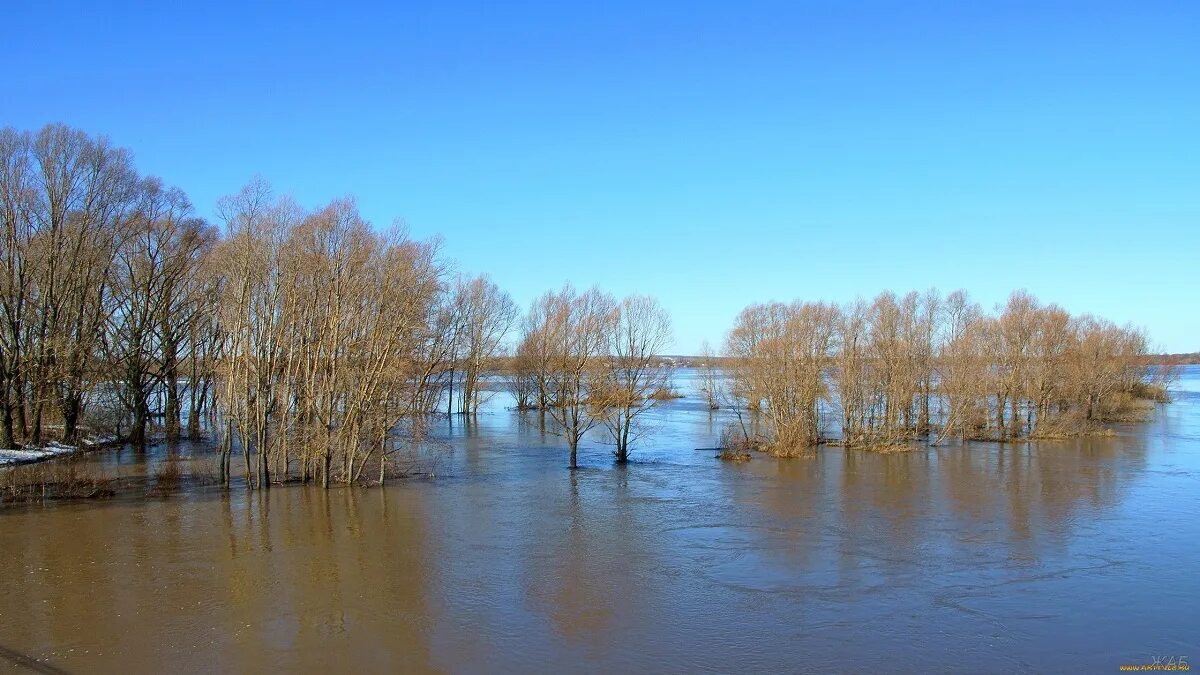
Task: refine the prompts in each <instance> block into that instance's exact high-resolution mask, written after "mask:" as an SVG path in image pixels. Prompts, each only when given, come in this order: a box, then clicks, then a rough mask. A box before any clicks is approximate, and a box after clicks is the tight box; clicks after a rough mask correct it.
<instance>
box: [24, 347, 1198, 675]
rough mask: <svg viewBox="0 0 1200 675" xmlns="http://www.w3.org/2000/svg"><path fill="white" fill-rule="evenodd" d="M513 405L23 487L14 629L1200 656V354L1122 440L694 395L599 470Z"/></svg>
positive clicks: (27, 639) (34, 654)
mask: <svg viewBox="0 0 1200 675" xmlns="http://www.w3.org/2000/svg"><path fill="white" fill-rule="evenodd" d="M689 378H690V375H689V374H688V373H686V372H685V373H681V374H680V375H679V380H680V381H679V382H677V384H679V386H681V387H683V388H685V389H686V388H687V387H688V381H689ZM506 403H507V401H505V400H504V399H503V398H502V397H501V396H497V398H496V399H495V400H494V401H493V402H492V403H491V404H490V405H489V406H488V409H487V411H486V412H485V413H482V414H481V415H480V417H479V420H478V422H477V423H476V424H474V425H469V426H468V425H463V424H462V422H461V420H456V421H451V422H442V423H441V425H440V427H439V428H438V430H437V433H438V435H439V436H440V437H442V438H443V440H444V443H443V444H441V445H442V446H443V447H442V448H441V449H440V450H438V451H437V457H438V459H437V461H436V463H435V464H432V465H431V466H433V467H435V468H436V477H435V478H421V479H409V480H406V481H393V482H391V483H390V484H389V485H388V486H387V487H385V488H383V489H333V490H330V491H328V492H324V491H322V490H320V489H315V488H307V487H301V486H290V487H277V488H273V489H271V490H269V491H262V492H255V493H247V492H246V491H244V490H236V489H235V490H233V491H231V492H230V493H228V494H225V493H222V492H221V491H220V490H209V489H198V490H190V491H187V492H185V493H184V494H181V495H176V496H173V497H169V498H163V499H153V500H145V499H140V498H138V499H132V498H121V497H118V498H114V499H111V500H107V501H101V502H88V503H59V504H52V505H47V506H9V507H4V508H2V509H0V647H3V648H4V649H5V650H6V651H7V653H8V654H9V657H7V658H8V659H9V660H11V658H12V657H13V655H14V654H22V655H25V656H27V657H29V658H36V659H39V660H42V661H44V662H46V663H48V664H51V665H53V666H55V667H58V668H61V669H65V670H68V671H82V672H94V671H102V672H148V671H151V672H174V671H214V670H215V671H234V672H277V671H291V672H297V671H299V672H322V671H324V672H330V671H334V672H342V671H355V672H398V671H450V672H563V671H586V672H634V671H638V672H640V671H652V672H691V671H697V670H711V671H718V672H794V671H823V672H824V671H838V672H864V671H887V672H893V671H902V672H908V671H917V670H933V671H939V672H1012V671H1035V672H1063V671H1078V670H1086V671H1101V672H1107V671H1116V670H1117V668H1118V666H1119V665H1121V664H1133V663H1149V662H1151V661H1152V660H1153V659H1154V658H1155V657H1163V656H1176V657H1178V656H1186V657H1189V662H1191V661H1200V607H1198V603H1197V601H1198V600H1200V575H1198V574H1197V572H1198V563H1200V536H1198V535H1200V500H1198V499H1197V488H1198V487H1200V368H1198V367H1195V366H1192V367H1188V368H1185V369H1184V371H1183V375H1182V377H1181V379H1180V381H1179V382H1178V384H1177V385H1176V391H1175V402H1174V403H1172V404H1170V405H1166V406H1161V407H1160V408H1159V409H1158V410H1157V412H1156V414H1155V417H1154V419H1153V420H1152V421H1151V422H1149V423H1146V424H1142V425H1127V426H1121V427H1118V428H1117V434H1116V435H1115V436H1112V437H1103V438H1089V439H1079V440H1073V441H1068V442H1052V443H1051V442H1043V443H1039V444H1009V445H1000V444H988V443H979V444H971V445H969V446H966V447H940V448H929V449H923V450H920V451H916V452H911V453H905V454H891V455H879V454H871V453H863V452H847V451H844V450H841V449H838V448H827V449H824V450H822V451H820V452H819V454H818V455H817V456H816V457H815V458H811V459H788V460H777V459H771V458H768V457H765V456H756V457H755V459H754V460H753V461H750V462H748V463H744V464H729V463H722V462H719V461H717V460H715V459H714V458H713V453H712V452H705V451H697V450H696V448H702V447H711V446H713V445H715V444H716V437H717V435H718V433H719V431H720V427H721V425H722V424H723V420H722V419H721V418H720V416H719V415H718V416H717V417H716V418H715V419H714V418H713V417H712V416H710V414H709V413H708V411H707V410H706V409H705V408H704V406H703V405H702V404H701V402H700V400H699V399H698V398H696V397H695V396H690V397H688V398H685V399H682V400H679V401H674V402H671V403H669V404H666V405H664V406H663V407H662V408H660V409H658V410H656V411H654V413H653V419H654V423H655V427H656V428H655V429H654V430H653V433H652V434H651V435H649V436H647V437H646V438H644V439H643V441H642V443H641V446H640V449H639V451H638V452H637V453H636V454H635V456H634V458H635V460H636V461H635V462H634V463H631V464H629V465H627V466H617V465H614V464H613V463H612V457H611V449H610V448H607V447H605V446H603V445H600V444H599V442H598V441H599V440H600V437H599V436H596V437H595V438H592V439H589V441H588V442H587V443H586V446H585V448H583V449H582V450H581V455H580V461H581V464H583V465H584V468H582V469H581V470H579V471H576V472H571V471H568V470H567V468H566V461H567V456H566V450H565V447H564V445H563V443H562V441H561V439H558V438H556V437H554V436H545V435H543V434H541V433H540V432H539V431H538V429H537V426H536V425H535V424H532V425H531V424H522V423H521V422H520V416H518V415H517V414H516V413H514V412H511V411H509V410H507V409H505V404H506ZM172 452H173V451H172ZM179 452H180V453H181V457H182V460H181V461H184V462H190V463H193V464H194V465H196V466H199V465H200V464H202V463H209V462H211V461H212V460H211V457H209V456H208V455H207V454H206V453H205V452H203V451H201V450H200V449H183V450H180V451H179ZM165 453H168V450H167V449H165V448H156V449H153V450H151V451H149V452H148V453H146V454H145V455H142V456H137V455H134V454H132V453H130V452H129V451H124V452H109V453H97V454H95V455H94V456H92V458H90V459H89V460H88V461H92V462H97V463H100V464H102V465H103V466H104V467H105V469H106V470H110V471H114V472H122V473H134V474H136V473H138V472H142V473H145V472H147V471H149V470H152V467H153V464H154V463H155V462H156V461H159V460H161V458H162V457H163V456H165ZM148 467H150V468H148ZM5 659H6V657H4V656H0V671H2V670H4V669H5V668H14V667H15V666H13V665H12V664H11V663H9V661H6V660H5Z"/></svg>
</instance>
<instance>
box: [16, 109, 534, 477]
mask: <svg viewBox="0 0 1200 675" xmlns="http://www.w3.org/2000/svg"><path fill="white" fill-rule="evenodd" d="M218 211H219V214H220V220H221V225H220V226H219V227H218V226H212V225H209V224H208V223H206V222H205V221H204V220H202V219H200V218H197V217H196V216H195V214H194V212H193V209H192V206H191V204H190V202H189V201H188V199H187V197H186V195H184V194H183V193H182V192H181V191H179V190H177V189H174V188H169V187H166V186H164V185H163V184H162V182H161V181H160V180H158V179H156V178H148V177H142V176H139V175H138V174H137V172H136V170H135V168H134V166H133V163H132V161H131V159H130V156H129V154H128V153H127V152H126V151H124V150H121V149H118V148H114V147H113V146H112V145H111V144H110V143H109V142H108V141H107V140H106V139H103V138H100V139H96V138H91V137H89V136H88V135H87V134H84V133H83V132H80V131H77V130H73V129H70V128H67V127H65V126H62V125H50V126H47V127H45V128H43V129H42V130H40V131H38V132H36V133H30V132H23V131H18V130H15V129H10V128H6V129H3V130H2V131H0V226H2V227H3V232H2V239H0V445H2V446H4V447H14V446H17V445H42V444H44V443H45V442H48V441H51V440H57V441H62V442H65V443H69V444H73V443H77V442H81V441H84V440H89V439H87V438H85V436H91V437H92V438H91V439H90V440H96V437H99V436H102V435H105V434H111V435H112V436H114V437H115V438H116V439H118V440H123V441H124V440H127V441H129V442H131V443H132V444H134V445H135V446H139V447H141V446H144V445H145V444H146V442H147V436H148V430H150V429H151V428H159V429H161V430H162V431H163V432H164V433H165V435H166V437H167V438H168V439H175V438H179V437H181V436H182V435H183V434H184V433H186V434H188V435H190V436H193V437H196V436H198V435H199V434H200V433H201V430H202V427H203V426H204V425H205V424H206V423H208V424H209V425H211V426H214V427H215V429H216V431H217V432H218V433H217V436H218V438H219V440H220V448H221V462H220V466H221V475H222V478H223V480H225V481H226V482H228V480H229V478H230V475H231V473H232V472H233V471H232V456H233V454H234V453H235V452H237V451H239V450H240V453H241V455H242V458H243V464H244V467H243V471H244V472H245V474H246V477H247V481H248V482H250V483H251V484H257V485H267V484H269V483H270V482H271V480H272V476H273V475H274V477H275V478H277V479H278V478H287V477H288V476H289V475H291V473H292V472H296V473H297V474H298V475H299V476H300V477H302V478H304V479H310V478H311V479H317V480H320V481H321V482H322V483H324V484H326V485H328V484H329V482H330V481H337V480H340V481H345V482H349V481H352V480H355V479H357V478H359V477H360V476H361V475H362V474H363V472H364V471H365V470H366V467H367V466H368V464H373V463H374V462H375V461H376V460H377V461H378V465H377V466H378V467H379V468H380V471H381V476H382V471H383V469H384V467H385V464H386V462H387V458H388V457H389V456H390V455H391V454H392V453H393V452H394V451H395V450H394V443H395V442H396V439H397V438H398V437H402V438H405V439H408V440H409V441H412V440H414V439H418V440H419V438H420V432H421V428H422V426H423V425H422V422H421V417H420V416H421V414H423V413H427V412H432V411H434V410H439V409H444V410H446V411H447V412H456V413H458V414H468V415H473V414H475V413H476V412H477V411H478V409H479V406H480V405H481V404H482V403H483V402H484V400H485V399H486V397H487V392H486V389H485V387H484V386H483V381H484V375H485V373H486V372H487V371H488V370H489V369H492V368H494V366H495V359H496V357H497V356H498V355H500V354H501V352H502V350H503V346H504V344H505V341H506V336H507V335H508V334H509V331H510V329H511V327H512V326H513V325H514V323H515V321H516V317H517V310H516V307H515V305H514V304H513V302H512V300H511V298H510V297H509V296H508V295H507V294H506V293H504V292H503V291H501V290H500V289H499V288H497V287H496V285H495V284H494V283H492V282H491V281H489V280H488V279H487V278H486V277H475V278H465V277H462V276H461V275H455V274H454V273H453V272H452V271H451V270H450V268H449V266H448V265H447V264H446V263H445V262H444V261H443V260H442V259H441V258H440V256H439V253H438V248H439V245H438V242H437V241H428V242H421V241H414V240H412V239H410V238H408V237H407V236H406V235H405V234H404V232H403V231H402V230H401V229H399V228H393V229H391V230H389V231H387V232H377V231H375V230H374V229H372V228H371V227H370V226H369V225H368V224H367V223H366V222H365V221H364V220H363V219H362V217H361V216H360V214H359V213H358V211H357V209H356V207H355V204H354V202H353V201H352V200H349V199H342V200H337V201H334V202H332V203H330V204H328V205H326V206H323V207H321V208H318V209H315V210H311V211H308V210H304V209H302V208H300V207H299V206H298V205H296V204H295V203H293V202H292V201H291V200H290V199H286V198H276V197H275V196H274V195H272V193H271V190H270V188H269V186H268V185H267V184H266V183H265V182H263V181H261V180H255V181H253V182H252V183H250V184H249V185H247V186H246V187H245V188H244V189H242V190H241V191H240V192H238V193H237V194H235V195H232V196H230V197H227V198H225V199H222V200H221V202H220V204H219V208H218ZM185 422H186V429H185V426H184V423H185Z"/></svg>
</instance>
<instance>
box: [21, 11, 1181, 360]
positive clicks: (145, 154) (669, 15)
mask: <svg viewBox="0 0 1200 675" xmlns="http://www.w3.org/2000/svg"><path fill="white" fill-rule="evenodd" d="M19 4H20V5H24V6H16V7H13V6H8V7H6V8H5V10H4V28H3V33H4V38H3V40H0V57H2V58H3V62H4V63H5V64H6V67H5V71H4V78H3V84H2V85H0V124H3V125H13V126H17V127H21V128H36V127H38V126H41V125H42V124H44V123H46V122H50V121H61V122H66V123H68V124H71V125H73V126H77V127H80V128H83V129H85V130H87V131H89V132H91V133H94V134H106V135H108V136H110V137H111V138H112V139H113V140H114V141H115V142H116V143H118V144H119V145H122V146H126V147H129V148H131V149H132V150H133V151H134V153H135V155H136V157H137V161H138V165H139V168H140V169H141V170H142V171H143V172H145V173H151V174H156V175H160V176H162V177H163V178H164V179H165V180H166V181H167V182H169V183H172V184H175V185H178V186H180V187H182V188H184V189H185V190H186V191H187V192H188V193H189V195H190V196H191V197H192V199H193V201H194V202H195V204H196V206H197V210H198V212H199V213H200V214H201V215H204V216H208V217H212V216H213V215H214V205H215V202H216V200H217V198H218V197H220V196H221V195H223V194H227V193H230V192H234V191H236V190H237V188H238V187H239V186H241V185H242V184H244V183H245V182H246V181H247V180H248V179H249V178H250V177H251V176H253V175H254V174H261V175H263V176H265V177H266V178H268V179H269V180H270V181H271V182H272V183H273V184H274V185H275V186H276V188H277V189H278V190H279V191H281V192H290V193H292V194H293V195H294V196H295V197H296V198H297V199H298V200H299V201H300V202H301V203H303V204H305V205H308V206H315V205H318V204H320V203H322V202H324V201H327V200H329V199H331V198H333V197H337V196H341V195H344V194H348V193H352V194H354V195H356V196H357V197H358V200H359V204H360V207H361V209H362V211H363V212H364V213H365V214H366V216H367V217H368V218H370V219H371V220H372V221H373V222H374V223H376V224H378V225H387V224H389V223H390V222H391V221H392V220H393V218H397V217H398V218H403V219H404V220H405V221H407V223H408V225H409V227H410V229H411V230H412V232H413V233H414V234H416V235H418V236H422V237H423V236H429V235H433V234H435V233H441V234H442V235H443V236H444V237H445V243H446V244H445V252H446V254H447V256H448V257H450V258H452V259H454V260H456V261H457V263H458V265H459V267H460V268H461V269H463V270H465V271H467V272H472V273H474V272H487V273H489V274H490V275H491V276H492V277H493V279H495V280H496V281H497V282H498V283H499V284H500V285H501V286H503V287H504V288H506V289H508V290H509V291H510V292H511V293H512V294H513V296H514V297H515V298H516V299H517V300H518V302H520V303H522V304H525V303H527V302H528V301H529V300H530V299H531V298H532V297H534V296H535V295H537V294H538V293H540V292H542V291H543V290H546V289H550V288H556V287H558V286H560V285H561V284H563V283H564V282H566V281H571V282H572V283H574V284H575V285H576V286H577V287H586V286H590V285H592V284H599V285H600V286H602V287H604V288H606V289H608V290H611V291H613V292H615V293H618V294H625V293H631V292H642V293H650V294H653V295H656V296H657V297H659V298H660V299H661V300H662V302H663V303H664V304H665V305H666V306H667V307H668V308H669V309H670V310H671V312H672V315H673V317H674V322H675V327H676V334H677V345H676V351H679V352H693V351H695V350H696V349H697V348H698V346H699V344H700V341H701V340H703V339H705V338H707V339H709V340H711V341H712V342H713V343H714V344H717V343H719V342H720V341H721V340H722V339H723V336H724V333H725V331H726V330H727V329H728V327H729V326H730V324H731V323H732V321H733V319H734V317H735V315H736V314H737V312H738V311H739V310H740V309H741V308H742V307H743V306H745V305H746V304H748V303H750V302H755V301H766V300H790V299H793V298H806V299H824V300H834V301H845V300H850V299H853V298H854V297H856V296H859V295H862V296H867V297H869V296H872V295H874V294H875V293H876V292H878V291H879V290H881V289H884V288H891V289H895V290H897V291H903V290H909V289H924V288H928V287H930V286H936V287H938V288H940V289H942V290H944V291H949V290H952V289H954V288H958V287H962V288H966V289H967V290H968V291H970V292H971V293H972V295H973V296H974V297H975V298H976V299H977V300H979V301H981V302H982V303H983V304H984V305H985V306H988V307H990V306H991V305H993V304H994V303H996V302H999V301H1001V300H1003V298H1004V297H1005V296H1006V295H1007V293H1008V292H1009V291H1011V290H1013V289H1015V288H1028V289H1029V290H1031V291H1033V292H1034V293H1035V294H1037V295H1038V296H1039V297H1041V298H1042V299H1043V300H1048V301H1055V302H1058V303H1059V304H1061V305H1063V306H1065V307H1066V308H1068V309H1070V310H1071V311H1073V312H1080V313H1082V312H1093V313H1096V314H1100V315H1103V316H1106V317H1108V318H1111V319H1114V320H1116V321H1118V322H1126V321H1130V322H1133V323H1135V324H1138V325H1142V326H1145V327H1146V328H1148V329H1149V330H1150V331H1151V333H1152V335H1153V336H1154V338H1155V340H1156V341H1157V343H1158V344H1159V345H1160V346H1161V347H1162V348H1163V349H1165V350H1168V351H1193V350H1200V312H1198V311H1197V307H1198V304H1200V303H1198V302H1197V293H1198V291H1200V281H1198V278H1200V274H1198V270H1197V267H1198V266H1200V37H1197V36H1200V3H1197V2H1194V1H1189V2H1173V3H1158V2H1140V1H1139V2H1122V3H1108V2H1073V3H1053V2H1028V3H1024V2H1003V3H984V2H963V3H945V2H938V3H924V2H911V1H910V2H861V3H850V2H821V3H806V2H751V3H710V2H698V1H692V2H678V3H641V2H639V3H616V2H608V3H594V4H593V3H587V4H583V3H569V2H553V3H551V2H546V3H513V4H511V5H507V6H501V4H502V3H491V2H476V3H466V2H429V3H419V4H414V3H389V4H380V5H375V6H370V5H361V4H357V3H350V2H345V3H315V2H314V3H305V2H296V3H290V4H287V5H282V4H281V5H278V6H260V7H242V6H241V3H237V4H230V5H227V6H221V5H220V4H219V3H211V4H204V3H193V4H194V5H195V6H194V7H192V8H179V7H172V6H170V5H173V4H175V3H154V4H149V3H147V6H145V7H136V6H133V5H124V6H115V7H114V6H104V7H102V6H100V5H101V3H78V4H72V3H52V2H47V3H19ZM104 4H109V3H104Z"/></svg>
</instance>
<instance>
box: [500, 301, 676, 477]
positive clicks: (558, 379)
mask: <svg viewBox="0 0 1200 675" xmlns="http://www.w3.org/2000/svg"><path fill="white" fill-rule="evenodd" d="M671 341H672V336H671V320H670V316H669V315H668V314H667V312H666V310H664V309H663V308H662V306H661V305H659V303H658V301H657V300H655V299H654V298H650V297H647V296H640V295H634V296H629V297H626V298H625V299H623V300H620V301H618V300H616V299H615V298H614V297H613V296H611V295H609V294H607V293H604V292H602V291H600V290H599V289H591V290H588V291H586V292H583V293H577V292H576V291H575V290H574V289H573V288H571V287H570V286H568V287H566V288H564V289H562V290H561V291H558V292H550V293H546V294H545V295H543V296H541V297H540V298H538V299H537V300H535V301H534V302H533V304H532V306H531V307H530V309H529V314H528V315H527V316H526V318H525V322H524V325H523V326H522V334H521V338H520V342H519V344H518V346H517V349H516V353H515V356H514V358H513V359H512V373H511V378H510V381H511V386H512V391H513V396H514V398H515V399H516V402H517V407H518V408H521V409H536V410H538V411H539V413H540V414H541V416H542V419H543V422H544V419H545V417H546V416H549V417H550V418H551V419H552V421H553V423H554V424H553V425H552V427H551V430H552V431H554V432H556V433H559V434H561V435H562V436H563V437H564V438H565V439H566V441H567V446H568V448H569V449H570V461H571V468H575V467H576V465H577V463H576V460H577V455H578V448H579V442H580V440H581V439H582V438H583V436H584V434H586V433H587V432H588V431H589V430H591V429H592V428H594V427H596V426H597V425H600V426H603V427H604V429H605V430H606V431H607V432H608V435H609V436H610V437H611V439H612V442H613V445H614V446H615V448H616V450H615V455H616V458H617V461H618V462H625V461H627V460H628V459H629V453H630V449H631V446H632V444H633V442H634V441H635V440H636V439H637V437H638V435H639V434H640V433H642V432H643V431H644V430H645V426H644V425H643V424H642V423H641V422H642V419H643V415H644V414H645V413H646V412H647V411H648V410H650V409H651V408H653V407H654V406H655V405H656V404H657V403H658V402H659V401H661V400H663V399H664V398H665V397H667V396H669V395H670V371H669V369H667V368H665V367H663V364H662V363H661V360H662V355H663V353H664V351H665V350H666V349H667V347H668V346H669V345H670V344H671Z"/></svg>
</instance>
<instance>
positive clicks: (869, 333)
mask: <svg viewBox="0 0 1200 675" xmlns="http://www.w3.org/2000/svg"><path fill="white" fill-rule="evenodd" d="M1147 354H1148V340H1147V336H1146V334H1145V333H1144V332H1143V331H1141V330H1137V329H1134V328H1131V327H1128V326H1126V327H1121V326H1117V325H1114V324H1113V323H1111V322H1109V321H1106V320H1103V319H1098V318H1096V317H1093V316H1090V315H1084V316H1076V317H1073V316H1071V315H1070V314H1069V313H1068V312H1066V311H1065V310H1063V309H1062V308H1060V307H1058V306H1056V305H1043V304H1041V303H1040V302H1039V301H1038V300H1037V299H1036V298H1034V297H1033V296H1032V295H1030V294H1029V293H1026V292H1024V291H1018V292H1016V293H1013V294H1012V296H1011V297H1010V298H1009V299H1008V302H1007V303H1006V304H1005V305H1004V306H1003V307H1001V308H999V309H998V312H997V313H995V314H988V313H985V312H984V311H983V310H982V309H981V308H980V306H979V305H978V304H977V303H974V302H972V301H971V300H970V298H969V297H968V296H967V294H966V293H965V292H963V291H955V292H954V293H951V294H950V295H948V296H945V297H943V296H941V295H940V294H939V293H937V292H936V291H929V292H927V293H924V294H918V293H909V294H907V295H905V296H903V297H897V296H896V295H894V294H893V293H891V292H885V293H882V294H880V295H879V296H878V297H876V298H875V299H874V300H873V301H872V302H869V303H868V302H865V301H858V302H854V303H850V304H848V305H841V306H839V305H833V304H827V303H820V302H793V303H790V304H782V303H773V304H764V305H752V306H750V307H747V308H746V309H745V310H743V311H742V313H741V314H740V315H739V316H738V319H737V322H736V325H735V327H734V328H733V330H732V331H731V332H730V334H729V337H728V340H727V342H726V356H727V357H728V358H727V362H726V363H727V365H726V368H727V374H728V375H729V387H728V391H727V392H726V395H727V397H728V398H729V399H730V400H731V401H732V404H733V405H734V406H735V408H738V409H745V410H749V411H754V412H755V413H756V414H757V415H759V416H760V417H761V418H762V420H763V421H764V422H765V424H763V425H762V428H763V429H764V431H761V432H759V433H757V434H752V433H751V432H749V431H745V432H744V433H745V437H746V439H747V440H752V441H754V442H756V443H758V444H760V445H763V446H766V447H769V448H771V449H772V450H773V451H775V452H776V453H778V454H794V453H797V452H802V451H804V450H806V449H808V448H811V447H813V446H815V445H817V444H819V443H822V442H825V441H830V440H836V441H837V442H840V443H842V444H845V445H848V446H873V447H881V446H891V445H897V444H902V443H905V442H907V441H910V440H912V439H916V438H926V439H930V440H932V441H935V442H940V441H941V440H944V439H946V438H947V437H951V436H954V437H959V438H961V439H964V440H967V439H989V440H1001V441H1004V440H1011V439H1017V438H1038V437H1050V436H1062V435H1069V434H1075V433H1080V432H1082V431H1086V430H1088V429H1090V428H1092V427H1094V425H1096V424H1098V423H1100V422H1103V421H1105V420H1112V419H1116V418H1120V417H1122V416H1125V415H1127V414H1128V413H1129V411H1130V409H1131V407H1133V406H1134V404H1135V400H1136V399H1138V398H1145V397H1153V396H1159V395H1161V394H1162V390H1161V388H1155V387H1153V386H1151V385H1150V384H1149V379H1150V375H1151V369H1150V368H1149V367H1148V366H1147V365H1146V361H1145V358H1144V357H1145V356H1146V355H1147ZM743 428H745V427H743ZM751 436H754V438H751Z"/></svg>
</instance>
